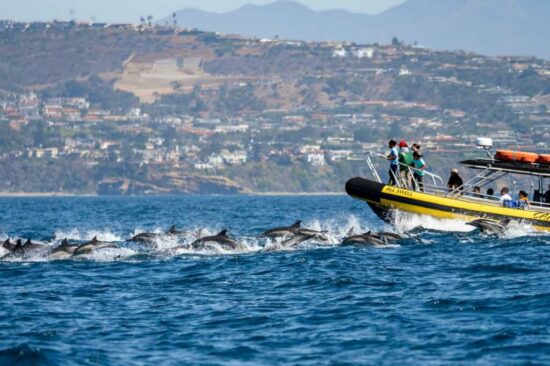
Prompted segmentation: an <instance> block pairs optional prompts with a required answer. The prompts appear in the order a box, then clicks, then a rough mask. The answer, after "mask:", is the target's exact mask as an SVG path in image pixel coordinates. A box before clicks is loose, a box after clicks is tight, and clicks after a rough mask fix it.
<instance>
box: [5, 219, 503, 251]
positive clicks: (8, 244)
mask: <svg viewBox="0 0 550 366" xmlns="http://www.w3.org/2000/svg"><path fill="white" fill-rule="evenodd" d="M472 225H473V223H472ZM478 225H479V226H478V227H480V228H485V229H484V230H488V229H487V228H489V227H492V226H490V225H493V226H495V225H497V226H495V227H498V223H495V222H491V223H478ZM353 231H354V230H353V229H352V230H350V232H349V233H348V235H347V237H346V238H344V239H343V241H342V242H341V245H343V246H351V245H353V246H384V245H387V244H393V243H398V242H400V241H401V240H403V239H407V238H413V237H411V236H402V235H399V234H396V233H390V232H378V233H376V232H372V231H369V232H367V233H362V234H355V233H354V232H353ZM201 233H202V230H200V231H199V232H190V231H179V230H177V229H176V226H175V225H174V226H172V227H170V228H169V229H168V230H167V231H165V232H163V233H157V232H143V233H140V234H137V235H134V236H132V237H131V238H128V239H127V240H126V242H127V243H139V244H145V245H147V246H149V247H150V248H151V249H153V250H155V251H158V252H159V253H160V252H172V251H173V250H176V249H193V250H197V251H204V250H218V249H221V250H224V251H246V249H247V246H245V245H243V244H241V243H239V242H238V241H236V240H235V239H234V238H232V237H231V236H230V235H229V233H228V230H223V231H221V232H219V233H218V234H216V235H208V236H204V235H202V236H201ZM190 237H195V238H196V239H195V240H194V241H191V242H190V243H187V244H184V245H181V246H177V247H174V248H170V249H168V250H162V249H159V248H158V244H157V243H158V241H159V240H161V239H164V238H168V239H182V238H184V239H189V238H190ZM259 238H263V239H267V240H268V242H267V243H269V242H275V243H276V246H275V247H271V246H270V247H266V248H265V250H268V251H271V250H272V249H273V248H278V249H285V248H295V247H297V246H298V245H300V244H302V243H305V242H307V241H314V242H316V243H324V242H328V241H329V238H328V232H327V231H321V230H314V229H311V228H308V227H305V226H303V225H302V221H296V222H295V223H294V224H292V225H290V226H282V227H276V228H272V229H269V230H267V231H265V232H263V233H262V234H261V235H260V236H259ZM416 240H418V239H416ZM1 248H2V250H0V252H4V253H7V254H5V255H4V256H2V257H1V258H0V259H28V258H30V257H32V256H35V255H44V256H45V257H47V258H48V259H50V260H66V259H71V258H79V257H85V256H87V255H89V254H92V253H94V252H95V251H99V250H103V249H109V248H120V247H119V246H118V245H117V244H116V243H113V242H104V241H100V240H98V238H97V237H94V238H93V239H92V240H90V241H88V242H85V243H71V242H70V241H69V240H68V239H63V240H62V241H61V243H60V244H58V245H57V246H55V247H52V246H51V245H46V244H37V243H33V242H32V241H31V240H26V241H25V242H23V240H22V239H17V241H16V242H15V243H14V242H12V241H11V240H10V239H7V240H6V241H4V243H3V244H1Z"/></svg>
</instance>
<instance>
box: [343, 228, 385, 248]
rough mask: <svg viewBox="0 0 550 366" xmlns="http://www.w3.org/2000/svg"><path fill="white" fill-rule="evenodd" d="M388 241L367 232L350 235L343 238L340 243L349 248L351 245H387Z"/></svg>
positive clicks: (383, 237)
mask: <svg viewBox="0 0 550 366" xmlns="http://www.w3.org/2000/svg"><path fill="white" fill-rule="evenodd" d="M387 243H388V240H387V239H386V237H385V236H382V235H377V234H375V233H373V232H372V231H369V232H367V233H364V234H359V235H351V236H348V237H347V238H345V239H344V240H343V241H342V245H346V246H351V245H374V246H382V245H387Z"/></svg>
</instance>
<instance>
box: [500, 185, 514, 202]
mask: <svg viewBox="0 0 550 366" xmlns="http://www.w3.org/2000/svg"><path fill="white" fill-rule="evenodd" d="M510 202H512V197H511V196H510V190H509V189H508V187H504V188H502V189H501V190H500V205H501V206H503V207H508V206H509V205H510Z"/></svg>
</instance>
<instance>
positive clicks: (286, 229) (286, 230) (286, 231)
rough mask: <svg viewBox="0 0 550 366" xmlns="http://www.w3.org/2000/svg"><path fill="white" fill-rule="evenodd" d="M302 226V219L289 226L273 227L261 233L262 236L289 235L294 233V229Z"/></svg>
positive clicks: (273, 237) (278, 236)
mask: <svg viewBox="0 0 550 366" xmlns="http://www.w3.org/2000/svg"><path fill="white" fill-rule="evenodd" d="M301 227H302V221H300V220H298V221H296V222H295V223H294V224H292V225H291V226H282V227H277V228H274V229H270V230H267V231H266V232H264V233H263V234H262V237H264V238H271V239H275V238H282V237H285V236H290V235H294V234H296V231H297V230H299V229H300V228H301Z"/></svg>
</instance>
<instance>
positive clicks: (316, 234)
mask: <svg viewBox="0 0 550 366" xmlns="http://www.w3.org/2000/svg"><path fill="white" fill-rule="evenodd" d="M326 234H327V231H317V230H312V229H306V228H300V229H298V230H296V232H295V235H298V236H311V238H310V239H315V240H318V241H323V242H326V241H328V238H327V236H326Z"/></svg>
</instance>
